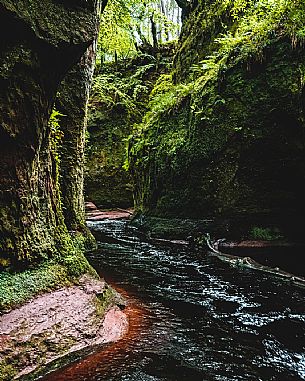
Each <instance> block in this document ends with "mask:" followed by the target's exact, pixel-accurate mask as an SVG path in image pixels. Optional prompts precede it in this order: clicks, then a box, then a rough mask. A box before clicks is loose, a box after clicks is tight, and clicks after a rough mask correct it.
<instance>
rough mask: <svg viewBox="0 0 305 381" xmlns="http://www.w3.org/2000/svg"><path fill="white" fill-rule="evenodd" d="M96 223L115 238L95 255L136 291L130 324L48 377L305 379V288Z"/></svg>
mask: <svg viewBox="0 0 305 381" xmlns="http://www.w3.org/2000/svg"><path fill="white" fill-rule="evenodd" d="M90 224H91V227H92V228H94V229H98V230H100V231H101V232H102V234H103V235H104V239H105V240H108V243H100V244H99V250H98V251H97V252H95V253H92V254H91V255H90V256H89V260H90V261H91V263H92V264H93V265H94V266H95V267H96V268H97V269H98V270H99V271H100V272H101V273H102V274H104V275H105V278H106V280H108V281H110V282H111V283H113V284H114V285H115V286H116V287H118V288H119V289H125V290H127V291H128V295H129V302H130V307H129V314H130V319H131V331H130V333H129V334H128V335H127V336H126V337H125V338H124V339H123V340H121V342H120V343H118V344H114V345H110V346H108V347H107V348H105V350H103V351H101V352H99V353H97V354H95V355H93V356H90V357H88V358H86V359H85V360H82V361H80V362H78V363H77V364H74V365H73V366H71V367H69V368H66V369H65V370H62V371H59V372H57V373H56V374H54V375H53V376H52V377H51V378H49V380H53V381H54V380H56V381H57V380H58V381H61V380H66V381H69V380H74V381H81V380H82V381H93V380H94V381H95V380H96V381H97V380H101V381H102V380H107V381H127V380H128V381H142V380H143V381H165V380H166V381H197V380H198V381H199V380H200V381H204V380H213V381H235V380H249V381H271V380H276V381H290V380H305V304H304V296H305V291H304V290H300V289H297V288H294V287H293V286H288V285H287V284H283V283H282V281H281V280H278V279H276V278H270V276H267V275H264V274H261V273H259V272H253V271H250V270H242V269H236V268H231V267H228V265H226V264H223V263H221V262H219V261H218V260H217V259H216V258H214V257H210V256H208V255H207V254H206V253H199V252H194V251H191V250H190V249H188V248H187V247H184V246H176V247H169V246H165V245H162V246H161V245H160V246H154V245H151V244H149V243H147V242H143V241H141V240H140V239H139V238H137V234H136V232H131V231H130V230H127V229H126V225H125V222H123V221H103V222H96V223H90Z"/></svg>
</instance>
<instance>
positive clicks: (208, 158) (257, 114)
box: [130, 1, 305, 232]
mask: <svg viewBox="0 0 305 381" xmlns="http://www.w3.org/2000/svg"><path fill="white" fill-rule="evenodd" d="M216 3H217V2H212V3H211V4H210V8H209V6H208V5H207V4H206V2H204V1H201V2H199V5H198V7H197V8H196V9H195V10H194V11H193V14H191V16H190V18H189V21H188V23H187V24H186V26H185V29H184V31H183V33H182V38H181V41H180V49H179V51H178V53H177V55H176V58H175V66H174V71H173V76H172V78H165V79H164V80H163V84H162V81H161V83H159V84H158V86H157V87H156V88H155V89H154V90H153V93H155V95H154V98H153V99H152V101H151V104H150V111H149V113H147V114H146V116H145V117H144V121H143V124H142V126H141V128H140V129H139V131H138V134H137V135H134V144H133V146H132V147H131V149H130V167H131V171H132V174H133V177H134V181H135V184H136V186H135V198H136V205H137V209H138V210H140V211H142V212H144V213H146V214H151V215H156V216H180V217H195V218H204V217H211V216H212V217H215V216H221V215H222V216H237V215H239V216H241V215H244V216H248V217H249V218H251V216H259V215H261V216H262V219H264V220H265V221H266V220H268V221H273V222H274V221H276V223H277V224H280V225H281V227H282V228H283V229H284V230H285V229H286V230H289V231H291V230H294V229H296V231H298V232H300V231H301V230H302V228H301V227H300V224H301V223H303V218H304V215H305V213H304V212H305V203H304V197H303V196H302V195H303V193H304V185H303V184H304V183H305V162H304V159H303V158H304V154H305V145H304V143H305V141H304V127H305V126H304V107H305V98H304V78H305V49H304V47H303V44H302V43H301V41H300V42H299V43H298V42H295V41H293V38H292V36H291V35H290V34H289V32H288V30H289V25H288V26H287V28H286V32H287V33H285V32H283V30H285V28H284V27H285V24H284V27H283V24H281V28H282V29H281V30H279V29H277V28H275V30H270V31H268V33H266V36H267V37H268V38H267V37H264V38H265V40H264V38H263V37H262V38H261V41H259V43H260V45H259V49H257V48H255V49H256V50H255V49H254V48H252V46H250V47H248V46H246V45H245V43H244V41H243V40H242V41H241V42H240V43H239V45H236V47H234V49H231V50H230V51H229V53H227V51H226V50H225V49H222V50H221V47H219V48H218V50H217V46H218V45H217V44H216V42H215V37H218V38H222V33H223V30H224V29H225V28H224V25H223V23H220V20H222V22H226V23H227V24H226V25H227V26H226V28H227V29H228V28H229V29H230V30H231V33H232V34H233V33H234V30H236V29H238V27H239V26H238V20H237V19H236V18H235V19H234V17H233V16H232V14H231V13H230V12H231V11H230V9H231V8H226V9H224V8H223V9H222V13H221V14H220V13H219V12H220V11H221V7H220V4H219V7H220V8H219V9H220V11H217V12H216V10H215V4H216ZM224 3H225V2H224ZM231 3H232V4H234V2H231ZM256 3H257V2H256V1H252V2H248V7H251V6H253V7H254V6H255V4H256ZM295 6H296V5H295ZM291 7H292V6H291ZM247 9H250V12H251V11H252V12H254V8H252V9H251V8H247ZM209 11H210V13H208V12H209ZM212 11H213V12H214V16H215V17H214V19H213V12H212ZM211 12H212V13H211ZM240 12H241V13H242V12H246V11H245V10H242V11H240ZM297 12H303V13H304V4H303V5H302V4H301V3H300V4H299V6H298V10H297ZM207 13H208V17H209V18H207ZM225 20H226V21H225ZM267 21H268V20H267ZM288 23H289V19H288V18H287V24H288ZM199 25H201V28H202V29H200V27H199ZM198 28H199V29H198ZM269 32H270V33H269ZM199 41H201V42H200V43H199ZM215 49H216V50H215ZM251 49H252V50H251ZM227 50H229V48H227ZM211 52H214V53H213V54H214V56H215V57H217V59H216V58H215V59H214V61H211V58H210V55H211V54H212V53H211ZM205 54H206V56H205ZM203 59H205V61H203V62H202V61H200V60H203ZM219 62H220V63H219ZM192 64H194V65H193V66H192ZM271 223H272V222H271Z"/></svg>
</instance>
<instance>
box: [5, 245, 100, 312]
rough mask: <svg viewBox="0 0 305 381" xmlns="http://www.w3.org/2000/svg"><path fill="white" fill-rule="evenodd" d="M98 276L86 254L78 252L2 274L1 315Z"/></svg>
mask: <svg viewBox="0 0 305 381" xmlns="http://www.w3.org/2000/svg"><path fill="white" fill-rule="evenodd" d="M85 273H88V274H90V275H92V276H94V277H98V275H97V273H96V271H95V270H94V269H93V268H92V267H91V265H90V264H89V263H88V261H87V259H86V258H85V257H84V255H83V254H82V253H81V252H80V251H77V250H74V252H71V253H69V254H66V255H64V256H63V255H62V256H61V258H60V260H55V259H53V260H49V261H45V262H42V263H40V264H39V265H38V266H37V267H35V268H32V269H28V270H26V271H23V272H20V273H9V272H1V273H0V312H1V311H7V310H10V309H12V308H15V307H17V306H19V305H22V304H24V303H25V302H27V301H28V300H30V299H31V298H33V297H35V296H37V295H38V294H41V293H44V292H48V291H52V290H55V289H57V288H60V287H62V286H67V285H72V284H73V283H77V282H78V279H79V277H80V276H81V275H83V274H85Z"/></svg>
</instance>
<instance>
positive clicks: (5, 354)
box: [0, 274, 128, 381]
mask: <svg viewBox="0 0 305 381" xmlns="http://www.w3.org/2000/svg"><path fill="white" fill-rule="evenodd" d="M119 306H120V307H119ZM123 307H124V300H123V298H122V297H121V296H120V295H119V294H118V293H117V292H116V291H115V290H114V289H112V288H111V287H109V286H108V285H107V284H106V282H105V281H103V280H100V279H97V278H95V277H93V276H92V275H89V274H86V275H83V276H82V277H81V278H80V279H79V281H78V284H75V285H70V286H65V287H61V288H60V289H58V290H55V291H53V292H49V293H44V294H42V295H40V296H37V297H35V298H34V299H32V300H30V301H29V302H27V303H26V304H24V305H22V306H21V307H19V308H15V309H13V310H11V311H10V312H8V313H5V314H3V315H2V316H0V380H1V381H2V380H3V381H4V380H5V381H11V380H12V379H22V378H23V376H25V375H28V374H29V373H31V374H32V375H33V377H34V375H35V373H36V372H38V371H41V370H42V369H45V368H46V367H47V365H48V364H50V363H51V362H53V361H54V360H57V359H59V358H61V357H64V356H68V355H69V354H71V353H74V352H76V351H80V350H82V349H84V348H89V347H94V346H96V345H100V344H105V343H109V342H114V341H116V340H118V339H120V338H121V337H122V336H123V335H124V334H125V333H126V332H127V329H128V320H127V317H126V315H125V313H124V312H123V311H122V310H121V308H123Z"/></svg>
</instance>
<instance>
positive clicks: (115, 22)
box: [98, 0, 179, 61]
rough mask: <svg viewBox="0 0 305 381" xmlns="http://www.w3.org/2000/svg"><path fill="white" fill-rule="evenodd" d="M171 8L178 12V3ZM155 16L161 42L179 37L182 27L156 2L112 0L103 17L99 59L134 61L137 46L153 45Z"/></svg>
mask: <svg viewBox="0 0 305 381" xmlns="http://www.w3.org/2000/svg"><path fill="white" fill-rule="evenodd" d="M168 4H169V5H170V6H169V7H167V10H168V9H169V8H171V9H175V8H176V7H177V5H176V3H175V2H174V1H169V2H168ZM151 17H152V18H153V20H154V23H155V24H156V25H157V27H158V32H159V33H158V36H159V43H162V42H163V41H165V39H168V38H169V36H171V37H172V39H174V38H176V37H177V34H178V31H179V25H178V24H177V23H175V22H173V21H172V20H171V19H170V14H164V13H163V11H161V10H160V4H159V2H158V1H156V0H149V1H146V0H124V1H123V0H112V1H109V2H108V5H107V6H106V8H105V10H104V12H103V14H102V16H101V26H100V34H99V50H98V53H99V59H100V60H102V61H103V60H105V59H106V60H110V61H113V59H114V58H115V57H116V58H117V59H119V60H120V59H126V58H130V57H132V56H134V55H136V54H137V45H139V44H140V45H141V44H145V43H147V42H149V43H150V44H153V41H152V35H151V26H150V22H151V21H150V20H151Z"/></svg>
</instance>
